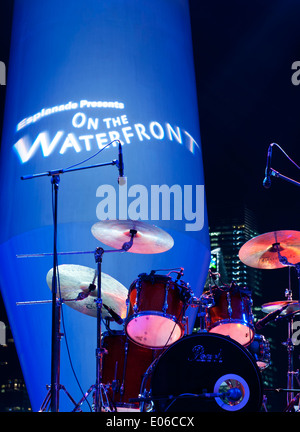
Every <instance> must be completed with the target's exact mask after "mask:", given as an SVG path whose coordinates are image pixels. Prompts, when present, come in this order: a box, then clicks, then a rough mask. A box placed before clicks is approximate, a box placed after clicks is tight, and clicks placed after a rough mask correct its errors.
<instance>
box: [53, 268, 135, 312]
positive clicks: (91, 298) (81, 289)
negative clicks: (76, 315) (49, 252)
mask: <svg viewBox="0 0 300 432" xmlns="http://www.w3.org/2000/svg"><path fill="white" fill-rule="evenodd" d="M58 274H59V278H58V280H59V283H58V289H57V290H58V292H59V289H60V294H61V298H62V299H63V300H64V301H65V304H66V305H68V306H70V307H71V308H73V309H76V310H77V311H79V312H81V313H84V314H86V315H89V316H92V317H96V316H97V304H96V302H95V300H96V299H97V296H98V290H97V277H95V270H94V269H92V268H89V267H84V266H81V265H74V264H62V265H60V266H58ZM52 277H53V269H51V270H49V272H48V274H47V278H46V280H47V284H48V286H49V288H50V289H52ZM92 283H94V284H95V285H96V289H95V290H94V291H91V292H89V287H90V284H92ZM81 295H83V297H84V295H87V297H86V298H83V299H80V296H81ZM78 296H79V297H78ZM127 296H128V290H127V289H126V288H125V287H124V286H123V285H122V284H121V283H120V282H118V281H117V280H116V279H114V278H113V277H111V276H109V275H107V274H106V273H103V272H102V273H101V298H102V302H103V304H104V305H106V306H108V307H110V308H111V309H112V310H113V311H114V312H116V313H117V314H118V315H120V317H121V318H125V317H126V299H127ZM102 316H103V318H107V317H110V314H109V313H108V312H107V311H106V309H105V308H104V307H103V308H102Z"/></svg>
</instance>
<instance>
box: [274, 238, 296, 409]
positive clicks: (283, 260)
mask: <svg viewBox="0 0 300 432" xmlns="http://www.w3.org/2000/svg"><path fill="white" fill-rule="evenodd" d="M275 235H276V234H275ZM275 240H277V239H276V237H275ZM273 247H274V249H275V250H276V251H277V253H278V259H279V262H280V263H281V264H282V265H285V266H289V272H290V271H291V267H294V268H295V269H296V272H297V278H298V285H299V286H298V290H299V296H298V298H300V262H299V263H297V264H292V263H290V262H289V261H288V259H287V258H286V257H284V256H282V255H281V254H280V243H278V242H275V243H274V244H273ZM289 274H290V273H289ZM289 279H290V278H289ZM290 283H291V282H290V280H289V285H290ZM285 294H286V297H287V300H292V290H291V286H289V288H288V289H287V290H286V293H285ZM293 317H294V313H292V314H290V315H289V316H288V338H287V341H286V342H285V343H283V345H285V346H286V348H287V353H288V371H287V388H288V389H290V391H289V392H287V404H288V406H289V405H290V404H291V402H292V400H293V394H294V391H293V387H294V374H295V372H294V371H293V351H294V344H293V341H292V331H293Z"/></svg>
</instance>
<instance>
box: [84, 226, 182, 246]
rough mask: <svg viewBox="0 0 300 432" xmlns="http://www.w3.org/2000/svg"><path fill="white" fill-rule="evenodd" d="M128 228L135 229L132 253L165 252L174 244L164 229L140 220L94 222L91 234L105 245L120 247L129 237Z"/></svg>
mask: <svg viewBox="0 0 300 432" xmlns="http://www.w3.org/2000/svg"><path fill="white" fill-rule="evenodd" d="M130 230H134V231H136V234H135V235H134V237H133V245H132V246H131V248H130V249H129V250H128V252H132V253H140V254H155V253H161V252H166V251H167V250H169V249H171V248H172V247H173V245H174V240H173V238H172V237H171V236H170V234H168V233H167V232H166V231H164V230H162V229H161V228H159V227H157V226H155V225H150V224H148V223H146V222H142V221H132V220H124V221H121V220H105V221H100V222H96V223H95V224H94V225H93V226H92V228H91V231H92V234H93V236H94V237H95V238H96V239H97V240H99V241H101V242H102V243H104V244H105V245H107V246H111V247H113V248H115V249H121V248H122V245H123V244H124V243H125V242H128V241H129V240H130V239H131V232H130Z"/></svg>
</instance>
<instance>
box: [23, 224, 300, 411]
mask: <svg viewBox="0 0 300 432" xmlns="http://www.w3.org/2000/svg"><path fill="white" fill-rule="evenodd" d="M91 231H92V233H93V235H94V236H95V237H96V238H97V240H99V241H101V242H102V243H104V244H105V245H108V246H111V247H112V248H114V249H113V250H108V251H107V252H112V251H121V252H124V251H126V252H127V251H130V252H132V253H139V254H140V253H142V254H143V253H161V252H164V251H167V250H169V249H170V248H171V247H172V246H173V239H172V237H171V236H170V235H169V234H168V233H166V232H165V231H163V230H162V229H160V228H158V227H157V226H154V225H150V224H147V223H145V222H141V221H119V220H114V221H111V220H107V221H102V222H97V223H96V224H94V225H93V227H92V230H91ZM128 240H129V241H128ZM122 243H123V246H122V247H121V248H120V249H119V247H120V245H121V244H122ZM299 246H300V233H298V232H295V231H277V232H273V233H267V234H264V235H261V236H257V237H255V238H252V239H251V240H249V241H248V242H247V243H245V244H244V245H243V246H242V248H241V249H240V252H239V257H240V259H241V261H242V262H243V263H244V264H246V265H248V266H251V267H255V268H259V269H276V268H281V267H284V266H287V265H288V266H294V267H296V269H297V271H298V276H299V269H298V261H299V256H300V248H299ZM97 249H98V248H97ZM101 252H102V253H101V256H102V255H103V253H105V251H104V250H103V249H101ZM95 256H96V254H95ZM291 261H293V263H291ZM96 262H97V259H96ZM97 265H98V267H97V269H92V268H88V267H84V266H80V265H65V264H63V265H60V266H58V267H57V274H58V275H59V291H60V299H59V301H60V302H61V303H65V304H66V305H68V306H70V307H71V308H73V309H75V310H77V311H79V312H80V313H83V314H86V315H89V316H92V317H97V333H98V332H99V334H100V339H101V340H100V341H99V340H98V336H97V350H96V363H97V371H96V384H93V385H92V386H91V387H90V388H89V389H88V391H87V392H86V393H85V394H84V396H83V398H82V399H81V400H80V401H79V402H78V403H76V402H75V401H74V400H73V399H72V397H71V396H70V395H69V394H68V392H67V391H66V390H65V388H64V387H63V386H60V389H63V390H65V391H66V393H67V395H68V396H69V397H70V399H71V400H72V402H73V404H74V409H73V412H76V411H81V406H82V404H83V403H84V402H85V401H87V398H88V396H89V395H90V394H91V393H92V394H93V408H92V410H94V411H102V412H103V411H107V412H122V411H130V412H135V411H138V412H141V411H142V412H145V411H149V412H186V411H194V412H197V411H203V412H206V411H212V412H214V411H240V410H241V411H250V412H253V411H259V410H260V409H261V407H262V405H263V397H264V394H263V393H264V389H263V383H262V376H261V375H262V374H261V372H262V371H263V370H264V369H266V368H267V367H268V366H269V365H270V346H269V343H268V341H267V340H266V338H265V337H264V336H263V335H260V334H257V333H256V330H259V329H260V328H262V327H264V325H265V324H267V323H268V322H270V321H274V320H275V321H276V319H277V318H278V317H281V316H284V317H287V318H288V322H289V338H288V341H287V343H286V346H287V349H288V385H287V389H285V391H287V394H288V407H289V409H292V407H293V406H294V405H295V404H296V403H297V401H298V400H299V395H300V393H299V394H297V396H296V397H294V396H293V395H294V394H295V393H296V392H300V390H296V389H294V388H293V378H294V376H295V375H296V373H295V372H294V371H293V359H292V357H293V348H294V347H293V343H292V339H291V335H292V333H291V332H292V321H293V317H294V316H295V315H297V314H299V313H300V306H299V302H298V301H295V300H292V298H291V292H290V293H289V297H288V299H286V300H284V301H275V302H271V303H265V304H264V305H263V306H262V311H263V312H264V313H266V317H264V318H263V319H261V320H259V321H258V322H257V323H254V316H253V313H252V303H253V302H252V299H251V291H250V290H249V289H246V288H241V287H238V286H237V285H236V284H234V283H231V284H230V285H222V286H217V285H215V284H214V285H213V286H211V285H210V286H209V290H207V291H204V292H203V293H202V295H201V296H200V298H197V297H195V296H194V293H193V291H192V290H191V288H190V287H189V284H188V283H186V282H184V281H183V280H182V279H181V278H182V276H183V269H182V268H180V269H178V268H177V269H161V270H153V271H151V272H150V273H149V274H146V273H141V274H140V275H138V277H137V279H136V280H135V281H134V282H132V284H131V286H130V287H129V289H127V288H125V287H124V286H123V285H122V284H121V283H120V282H118V281H117V280H115V279H114V278H112V277H111V276H109V275H107V274H105V273H103V272H102V271H101V267H99V262H97ZM161 272H164V274H159V273H161ZM53 274H54V271H53V269H51V270H50V271H49V272H48V274H47V278H46V279H47V283H48V286H49V288H50V289H51V287H52V284H53ZM172 274H174V275H175V276H173V277H172V276H171V275H172ZM210 275H211V277H212V278H213V279H215V274H214V273H212V272H211V271H210ZM97 280H98V283H97ZM99 283H100V290H99V289H98V288H99ZM97 285H98V286H97ZM24 303H26V302H23V303H19V304H24ZM28 303H34V302H28ZM189 307H195V308H198V310H199V316H200V330H199V331H198V332H197V333H192V334H188V328H187V327H188V326H187V317H186V311H187V309H188V308H189ZM99 309H101V315H100V316H99ZM102 320H103V321H104V320H105V326H106V331H105V332H102V331H101V321H102ZM111 321H115V322H116V323H117V324H119V325H121V326H123V329H122V330H111V329H110V322H111ZM99 347H100V348H99ZM299 387H300V386H299ZM97 389H98V390H99V391H98V398H97ZM50 397H51V396H50V393H49V394H48V396H47V397H46V399H45V401H44V402H43V404H42V407H41V411H45V410H46V408H47V403H48V402H49V399H50ZM96 405H98V406H96ZM97 408H98V409H97ZM99 408H100V409H99Z"/></svg>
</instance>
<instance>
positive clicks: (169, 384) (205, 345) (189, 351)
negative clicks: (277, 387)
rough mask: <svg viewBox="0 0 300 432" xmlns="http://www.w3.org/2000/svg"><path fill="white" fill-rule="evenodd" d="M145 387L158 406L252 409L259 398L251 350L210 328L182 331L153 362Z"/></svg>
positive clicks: (185, 409) (259, 380) (160, 409)
mask: <svg viewBox="0 0 300 432" xmlns="http://www.w3.org/2000/svg"><path fill="white" fill-rule="evenodd" d="M150 388H151V390H150V397H151V399H152V402H153V405H154V411H157V412H207V411H208V412H218V411H221V412H225V411H239V412H242V411H247V412H256V411H259V410H260V407H261V403H262V378H261V374H260V370H259V368H258V367H257V365H256V362H255V359H254V358H253V356H252V355H251V354H250V353H249V352H248V351H247V350H246V349H245V348H244V347H243V346H242V345H240V344H239V343H238V342H236V341H234V340H233V339H231V338H229V337H227V336H223V335H218V334H211V333H199V334H195V335H189V336H185V337H183V338H182V339H180V340H178V341H177V342H175V343H174V344H173V345H172V346H171V347H170V348H168V349H167V350H166V351H165V352H164V353H163V354H162V355H161V356H160V357H159V358H158V359H156V360H155V362H154V364H153V372H152V376H151V383H150ZM221 394H222V396H221Z"/></svg>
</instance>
